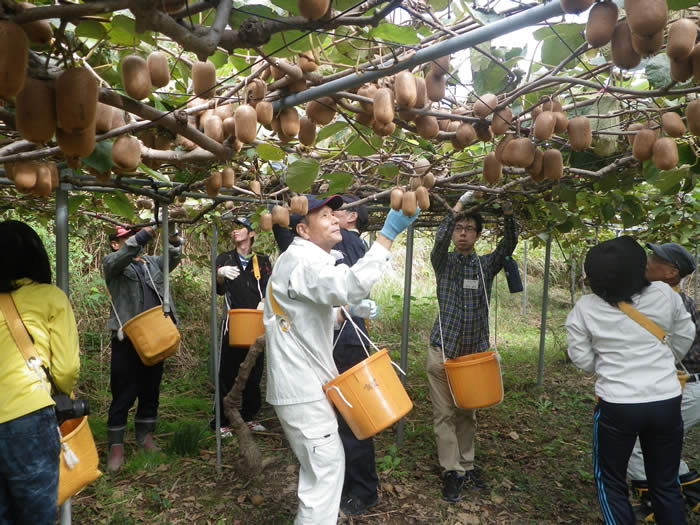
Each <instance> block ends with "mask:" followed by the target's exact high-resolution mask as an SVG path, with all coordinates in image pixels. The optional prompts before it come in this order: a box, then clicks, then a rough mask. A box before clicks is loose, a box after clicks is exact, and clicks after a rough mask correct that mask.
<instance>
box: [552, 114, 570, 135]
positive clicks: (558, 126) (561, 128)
mask: <svg viewBox="0 0 700 525" xmlns="http://www.w3.org/2000/svg"><path fill="white" fill-rule="evenodd" d="M554 118H555V119H556V122H555V123H554V133H564V132H565V131H566V129H567V128H568V127H569V119H567V118H566V113H564V112H563V111H556V112H554Z"/></svg>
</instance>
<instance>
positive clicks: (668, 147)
mask: <svg viewBox="0 0 700 525" xmlns="http://www.w3.org/2000/svg"><path fill="white" fill-rule="evenodd" d="M652 160H653V162H654V166H656V168H657V169H660V170H670V169H673V168H675V167H676V164H678V146H677V145H676V141H675V140H673V139H672V138H669V137H663V138H660V139H658V140H656V142H654V149H653V152H652Z"/></svg>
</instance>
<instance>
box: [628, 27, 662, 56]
mask: <svg viewBox="0 0 700 525" xmlns="http://www.w3.org/2000/svg"><path fill="white" fill-rule="evenodd" d="M631 37H632V49H634V50H635V51H636V53H637V54H638V55H640V56H643V57H648V56H650V55H654V54H656V52H657V51H658V50H659V49H661V47H662V46H663V45H664V32H663V30H661V31H659V32H658V33H655V34H653V35H651V36H649V37H647V36H639V35H637V34H636V33H632V34H631Z"/></svg>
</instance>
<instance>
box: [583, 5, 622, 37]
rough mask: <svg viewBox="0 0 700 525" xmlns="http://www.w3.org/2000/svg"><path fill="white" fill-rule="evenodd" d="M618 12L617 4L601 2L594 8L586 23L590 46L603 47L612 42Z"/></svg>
mask: <svg viewBox="0 0 700 525" xmlns="http://www.w3.org/2000/svg"><path fill="white" fill-rule="evenodd" d="M617 11H618V9H617V5H616V4H615V2H600V3H597V4H595V5H594V6H593V8H592V9H591V12H590V13H588V22H586V42H588V45H590V46H591V47H603V46H604V45H605V44H607V43H608V42H610V39H611V38H612V35H613V31H614V30H615V25H616V24H617Z"/></svg>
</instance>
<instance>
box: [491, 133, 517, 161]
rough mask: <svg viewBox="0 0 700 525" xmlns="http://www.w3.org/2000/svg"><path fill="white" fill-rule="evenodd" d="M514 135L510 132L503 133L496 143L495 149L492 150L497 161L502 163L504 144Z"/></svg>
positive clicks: (512, 138)
mask: <svg viewBox="0 0 700 525" xmlns="http://www.w3.org/2000/svg"><path fill="white" fill-rule="evenodd" d="M514 139H515V137H514V136H513V135H511V134H510V133H509V134H507V135H504V136H503V138H502V139H501V140H500V141H499V142H498V145H497V146H496V149H495V150H494V153H495V154H496V158H497V159H498V162H500V163H501V164H503V152H504V151H505V149H506V146H507V145H508V143H509V142H510V141H511V140H514Z"/></svg>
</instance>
